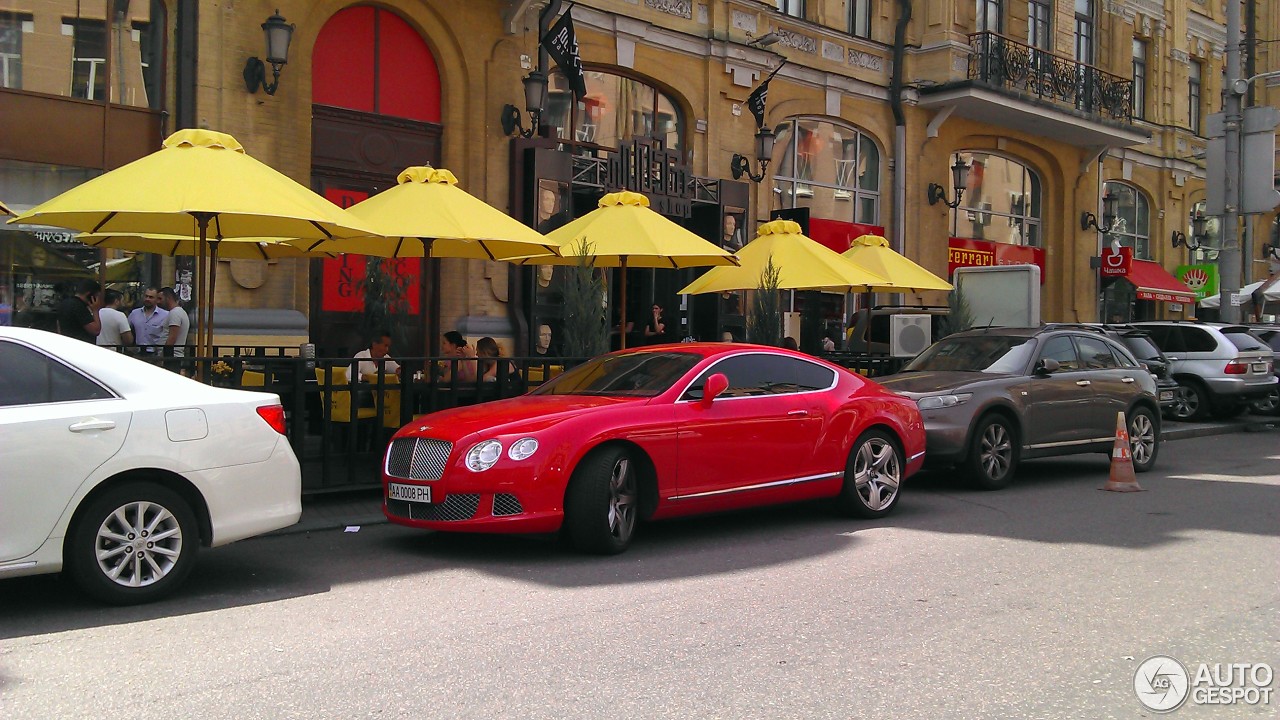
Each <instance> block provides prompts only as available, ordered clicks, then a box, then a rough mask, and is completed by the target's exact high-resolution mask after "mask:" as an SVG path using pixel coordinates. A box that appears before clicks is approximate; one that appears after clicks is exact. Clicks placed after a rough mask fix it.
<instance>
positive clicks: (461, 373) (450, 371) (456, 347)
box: [440, 330, 476, 382]
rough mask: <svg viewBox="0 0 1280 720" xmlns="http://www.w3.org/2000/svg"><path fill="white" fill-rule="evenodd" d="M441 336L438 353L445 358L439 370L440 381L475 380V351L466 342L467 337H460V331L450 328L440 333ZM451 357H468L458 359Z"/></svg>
mask: <svg viewBox="0 0 1280 720" xmlns="http://www.w3.org/2000/svg"><path fill="white" fill-rule="evenodd" d="M441 338H442V339H443V340H444V342H443V343H441V345H440V354H441V355H443V356H444V357H445V358H446V360H445V362H444V367H443V368H442V369H441V372H440V380H441V381H442V382H452V381H453V380H455V379H456V380H458V381H459V382H473V381H475V379H476V361H475V359H474V358H475V356H476V351H475V350H473V349H472V348H471V346H470V345H468V344H467V339H466V338H464V337H462V333H460V332H458V331H457V330H450V331H449V332H447V333H445V334H444V335H442V336H441ZM453 358H470V359H464V360H462V361H458V360H454V359H453ZM455 367H456V368H457V370H456V377H455V370H454V368H455Z"/></svg>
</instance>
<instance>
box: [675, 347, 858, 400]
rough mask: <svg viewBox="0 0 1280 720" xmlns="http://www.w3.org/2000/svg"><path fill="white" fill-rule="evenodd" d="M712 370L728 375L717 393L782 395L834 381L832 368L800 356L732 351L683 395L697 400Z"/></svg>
mask: <svg viewBox="0 0 1280 720" xmlns="http://www.w3.org/2000/svg"><path fill="white" fill-rule="evenodd" d="M715 373H724V375H725V377H726V378H728V379H729V387H728V388H727V389H726V390H725V391H724V393H723V394H721V395H720V397H744V396H753V395H785V394H788V393H797V392H807V391H810V390H825V389H826V388H829V387H831V386H832V385H833V384H835V380H836V373H835V371H834V370H832V369H831V368H829V367H823V366H822V365H818V364H816V363H811V362H809V361H807V360H801V359H800V358H793V357H788V356H786V355H770V354H767V353H752V354H749V355H735V356H733V357H729V358H725V359H724V360H721V361H720V362H718V363H716V364H714V365H712V366H711V367H709V368H707V369H706V370H705V371H703V373H702V374H701V375H700V376H699V377H698V379H697V380H695V381H694V382H693V384H692V385H690V386H689V389H688V390H687V391H686V392H685V394H684V399H687V400H700V399H701V398H702V388H703V386H704V385H705V384H706V381H707V378H708V377H710V376H712V375H714V374H715Z"/></svg>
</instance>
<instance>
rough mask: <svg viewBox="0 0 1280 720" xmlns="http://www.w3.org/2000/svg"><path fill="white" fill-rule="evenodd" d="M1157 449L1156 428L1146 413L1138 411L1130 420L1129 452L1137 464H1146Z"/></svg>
mask: <svg viewBox="0 0 1280 720" xmlns="http://www.w3.org/2000/svg"><path fill="white" fill-rule="evenodd" d="M1155 450H1156V428H1155V424H1154V423H1152V422H1151V418H1149V417H1147V415H1146V414H1145V413H1136V414H1134V416H1133V418H1132V419H1131V420H1130V421H1129V452H1130V455H1131V456H1132V458H1133V463H1134V464H1135V465H1143V464H1146V463H1147V462H1148V461H1149V460H1150V459H1151V457H1152V456H1153V455H1155Z"/></svg>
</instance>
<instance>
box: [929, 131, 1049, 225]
mask: <svg viewBox="0 0 1280 720" xmlns="http://www.w3.org/2000/svg"><path fill="white" fill-rule="evenodd" d="M959 155H960V159H961V160H963V161H964V162H965V163H966V164H968V165H969V185H968V186H967V187H966V188H965V192H964V195H963V196H962V197H961V198H960V207H958V208H956V209H955V210H952V211H951V217H952V234H953V235H955V236H956V237H969V238H973V239H975V240H989V241H992V242H1001V243H1008V244H1010V245H1031V246H1034V247H1040V246H1041V245H1042V243H1043V240H1042V238H1041V218H1040V212H1041V210H1040V203H1041V194H1042V193H1041V186H1040V177H1039V176H1038V175H1036V174H1035V173H1034V172H1032V171H1031V169H1030V168H1028V167H1027V166H1026V165H1023V164H1022V163H1020V162H1018V161H1016V160H1011V159H1009V158H1004V157H1000V156H998V155H991V154H990V153H986V152H978V151H966V150H961V151H960V152H959ZM948 174H949V173H948ZM948 182H950V181H948Z"/></svg>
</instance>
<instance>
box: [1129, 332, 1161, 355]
mask: <svg viewBox="0 0 1280 720" xmlns="http://www.w3.org/2000/svg"><path fill="white" fill-rule="evenodd" d="M1120 339H1121V341H1123V342H1124V346H1125V347H1127V348H1129V352H1131V353H1133V356H1134V357H1136V358H1138V359H1139V360H1159V359H1160V348H1158V347H1156V345H1155V343H1153V342H1151V339H1150V338H1148V337H1147V336H1145V335H1124V336H1122V337H1121V338H1120Z"/></svg>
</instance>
